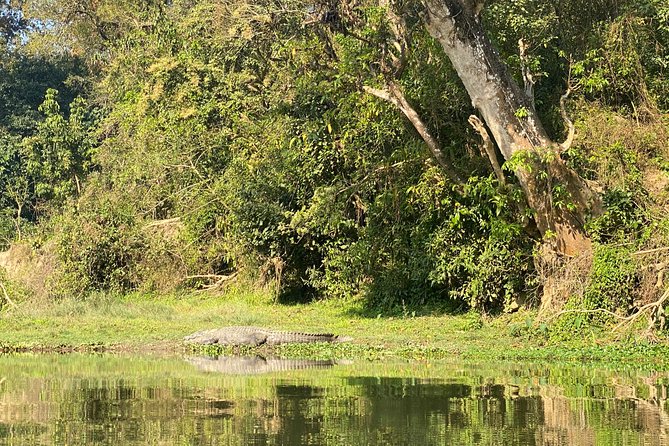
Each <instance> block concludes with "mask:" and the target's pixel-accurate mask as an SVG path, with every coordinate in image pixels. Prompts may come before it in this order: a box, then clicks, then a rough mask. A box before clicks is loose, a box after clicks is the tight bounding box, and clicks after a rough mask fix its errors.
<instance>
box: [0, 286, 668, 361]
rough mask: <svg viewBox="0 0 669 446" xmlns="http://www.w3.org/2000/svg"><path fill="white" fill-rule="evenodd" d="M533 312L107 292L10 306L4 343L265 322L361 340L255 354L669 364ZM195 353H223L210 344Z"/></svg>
mask: <svg viewBox="0 0 669 446" xmlns="http://www.w3.org/2000/svg"><path fill="white" fill-rule="evenodd" d="M535 316H536V313H534V312H532V311H520V312H517V313H515V314H512V315H501V316H496V317H482V316H480V315H478V314H475V313H467V314H447V313H444V312H443V311H438V310H436V309H435V310H432V311H425V312H424V314H417V313H415V312H413V311H405V312H403V313H402V314H398V315H392V316H389V315H376V316H374V315H373V314H372V315H370V314H368V313H364V312H363V311H362V309H361V306H360V303H358V302H355V301H352V302H347V303H342V302H339V301H334V300H332V301H318V302H313V303H308V304H294V305H279V304H275V303H273V302H272V301H271V298H269V296H268V295H267V294H265V293H262V292H257V293H249V292H233V293H229V294H227V295H225V296H217V297H212V296H208V295H204V294H196V293H194V294H184V295H168V296H149V295H136V294H135V295H128V296H123V297H119V296H113V295H109V294H99V295H93V296H91V297H89V298H87V299H85V300H76V299H65V300H61V301H58V302H48V303H41V304H36V303H22V304H21V303H19V304H18V306H17V307H5V308H4V309H3V310H2V312H0V350H2V351H4V352H17V351H31V352H47V351H49V352H59V351H60V352H67V351H112V352H118V351H134V352H140V353H142V352H152V351H153V352H183V351H186V350H187V349H188V348H189V347H187V346H185V345H184V344H183V343H182V342H181V339H182V338H183V336H185V335H187V334H189V333H192V332H194V331H197V330H202V329H208V328H216V327H222V326H226V325H257V326H263V327H268V328H273V329H277V330H297V331H306V332H332V333H335V334H339V335H345V336H351V337H353V339H354V340H353V341H352V342H350V343H341V344H313V345H311V344H299V345H284V346H278V347H276V348H273V349H272V350H271V351H267V350H266V349H265V350H263V349H260V350H253V351H252V353H264V354H272V355H279V356H286V357H298V356H299V357H313V358H355V359H370V360H378V359H385V358H393V357H394V358H405V359H442V358H450V357H461V358H466V359H485V360H503V359H506V360H540V361H553V360H560V361H584V360H586V361H607V362H616V363H621V364H633V365H636V366H644V367H649V368H662V369H667V368H669V360H667V358H669V343H667V342H665V341H660V342H655V343H649V342H647V341H644V340H641V339H634V338H632V337H627V338H625V339H624V340H621V339H615V338H613V337H611V336H609V337H608V338H607V335H606V332H601V333H600V335H599V336H596V337H595V336H592V337H588V338H585V339H571V340H568V341H564V340H563V341H560V342H557V341H555V340H550V339H549V338H548V337H546V336H542V334H541V333H542V332H541V330H540V329H538V328H533V327H534V324H533V319H534V318H535ZM593 333H594V332H593ZM195 350H198V351H200V352H204V353H214V354H215V353H219V352H220V350H217V348H212V347H195ZM227 352H230V350H227ZM236 352H240V351H239V350H237V351H236ZM241 352H242V353H251V351H249V350H241Z"/></svg>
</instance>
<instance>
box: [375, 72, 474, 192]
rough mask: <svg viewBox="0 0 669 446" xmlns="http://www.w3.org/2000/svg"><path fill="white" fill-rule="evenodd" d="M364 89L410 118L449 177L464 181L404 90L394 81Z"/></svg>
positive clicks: (460, 182)
mask: <svg viewBox="0 0 669 446" xmlns="http://www.w3.org/2000/svg"><path fill="white" fill-rule="evenodd" d="M363 89H364V90H365V91H366V92H367V93H369V94H371V95H373V96H376V97H377V98H380V99H383V100H384V101H387V102H390V103H391V104H393V105H395V106H396V107H397V108H399V109H400V111H401V112H402V113H404V116H406V117H407V119H409V122H411V124H412V125H413V126H414V128H415V129H416V131H417V132H418V134H420V136H421V138H423V141H425V143H426V144H427V146H428V148H429V149H430V151H431V152H432V155H433V156H434V158H435V159H436V160H437V162H438V163H439V165H440V166H441V167H442V169H443V170H444V172H445V173H446V175H447V176H448V177H449V179H451V181H453V182H454V183H455V184H462V183H463V180H462V178H460V175H458V173H457V172H455V170H454V169H453V168H452V167H451V165H450V164H449V163H448V161H446V157H445V156H444V153H443V152H442V150H441V146H440V145H439V142H438V141H437V140H436V139H435V138H434V136H432V134H431V133H430V131H429V130H428V128H427V126H426V125H425V123H424V122H423V120H422V119H421V117H420V116H419V115H418V112H416V110H415V109H414V108H413V107H412V106H411V104H410V103H409V101H407V99H406V97H405V96H404V93H403V92H402V90H401V89H400V88H399V87H398V86H397V85H396V84H395V83H394V82H389V83H388V89H387V90H380V89H378V88H372V87H368V86H364V87H363Z"/></svg>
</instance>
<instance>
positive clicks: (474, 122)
mask: <svg viewBox="0 0 669 446" xmlns="http://www.w3.org/2000/svg"><path fill="white" fill-rule="evenodd" d="M469 124H470V125H471V126H472V127H473V128H474V130H476V132H477V133H478V134H479V135H481V138H482V139H483V149H484V150H485V153H486V155H487V156H488V159H489V160H490V165H492V170H493V171H494V172H495V176H497V179H498V180H499V182H500V183H501V184H506V180H505V179H504V172H503V171H502V167H501V166H500V164H499V160H498V159H497V153H496V152H495V145H494V144H493V143H492V139H491V138H490V135H489V134H488V131H487V130H486V128H485V125H484V124H483V121H481V120H480V119H479V117H478V116H476V115H471V116H470V117H469Z"/></svg>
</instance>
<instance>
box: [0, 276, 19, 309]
mask: <svg viewBox="0 0 669 446" xmlns="http://www.w3.org/2000/svg"><path fill="white" fill-rule="evenodd" d="M0 288H2V294H4V296H5V300H6V301H7V303H8V304H10V305H11V306H12V307H14V308H17V307H18V306H17V305H16V304H15V303H14V301H13V300H11V299H10V298H9V294H7V289H6V288H5V284H4V283H2V282H0Z"/></svg>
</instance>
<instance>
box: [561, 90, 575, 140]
mask: <svg viewBox="0 0 669 446" xmlns="http://www.w3.org/2000/svg"><path fill="white" fill-rule="evenodd" d="M571 91H572V90H571V87H569V88H567V91H565V92H564V94H563V95H562V96H560V115H562V119H563V120H564V122H565V125H566V126H567V130H568V133H567V139H565V140H564V142H563V143H562V144H560V149H561V150H562V151H563V152H564V151H567V150H569V149H570V148H571V145H572V144H573V143H574V136H576V127H574V123H573V122H572V120H571V119H569V115H568V114H567V106H566V102H567V98H568V97H569V95H570V94H571Z"/></svg>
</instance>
